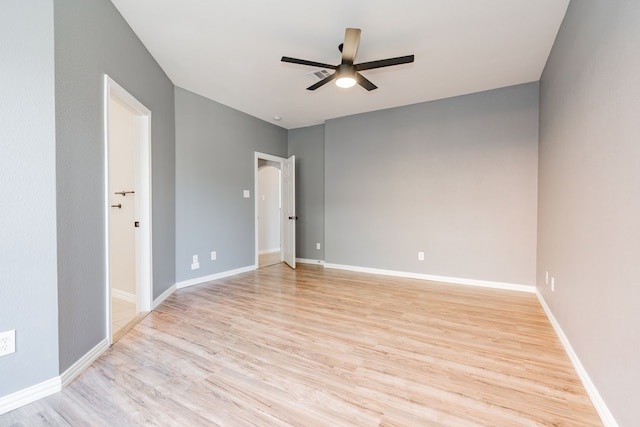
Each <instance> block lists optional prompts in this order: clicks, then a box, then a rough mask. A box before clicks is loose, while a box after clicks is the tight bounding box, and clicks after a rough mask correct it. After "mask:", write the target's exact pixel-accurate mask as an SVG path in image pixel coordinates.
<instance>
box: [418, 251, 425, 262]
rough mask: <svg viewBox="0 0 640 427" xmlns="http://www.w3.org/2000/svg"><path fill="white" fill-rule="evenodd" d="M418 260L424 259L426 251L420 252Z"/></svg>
mask: <svg viewBox="0 0 640 427" xmlns="http://www.w3.org/2000/svg"><path fill="white" fill-rule="evenodd" d="M418 261H424V252H418Z"/></svg>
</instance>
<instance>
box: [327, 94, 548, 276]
mask: <svg viewBox="0 0 640 427" xmlns="http://www.w3.org/2000/svg"><path fill="white" fill-rule="evenodd" d="M537 154H538V84H537V83H530V84H524V85H519V86H513V87H508V88H503V89H497V90H492V91H488V92H482V93H476V94H471V95H466V96H460V97H456V98H449V99H444V100H439V101H433V102H427V103H422V104H417V105H411V106H406V107H401V108H394V109H390V110H383V111H377V112H371V113H365V114H360V115H356V116H350V117H343V118H338V119H334V120H329V121H327V123H326V126H325V239H326V248H325V259H326V262H327V263H331V264H341V265H347V266H357V267H368V268H377V269H386V270H394V271H400V272H411V273H422V274H430V275H438V276H447V277H454V278H465V279H473V280H485V281H494V282H505V283H510V284H519V285H534V284H535V259H536V202H537V200H536V199H537ZM419 251H421V252H424V254H425V260H424V261H418V256H417V254H418V252H419Z"/></svg>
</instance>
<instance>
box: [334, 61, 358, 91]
mask: <svg viewBox="0 0 640 427" xmlns="http://www.w3.org/2000/svg"><path fill="white" fill-rule="evenodd" d="M337 73H338V78H337V79H336V86H338V87H341V88H344V89H347V88H350V87H353V86H355V84H356V70H355V69H354V67H353V65H350V64H342V65H340V66H339V67H338V71H337Z"/></svg>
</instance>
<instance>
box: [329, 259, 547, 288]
mask: <svg viewBox="0 0 640 427" xmlns="http://www.w3.org/2000/svg"><path fill="white" fill-rule="evenodd" d="M324 267H325V268H333V269H336V270H348V271H356V272H359V273H370V274H380V275H383V276H394V277H406V278H409V279H419V280H429V281H432V282H443V283H452V284H456V285H469V286H480V287H483V288H493V289H505V290H509V291H519V292H528V293H535V291H536V287H535V286H532V285H520V284H516V283H504V282H491V281H488V280H474V279H465V278H460V277H447V276H436V275H433V274H420V273H410V272H405V271H394V270H381V269H378V268H368V267H357V266H352V265H341V264H327V263H325V264H324Z"/></svg>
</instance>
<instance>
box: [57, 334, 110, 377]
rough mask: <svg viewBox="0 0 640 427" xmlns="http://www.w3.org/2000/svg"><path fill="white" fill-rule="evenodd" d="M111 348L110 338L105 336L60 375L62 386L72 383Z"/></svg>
mask: <svg viewBox="0 0 640 427" xmlns="http://www.w3.org/2000/svg"><path fill="white" fill-rule="evenodd" d="M108 348H109V339H108V338H105V339H103V340H102V341H100V342H99V343H98V345H96V346H95V347H93V348H92V349H91V350H89V352H88V353H87V354H85V355H84V356H82V357H81V358H80V359H78V360H77V361H76V363H74V364H73V365H71V366H70V367H69V368H68V369H67V370H66V371H64V373H63V374H62V375H60V383H61V384H62V388H65V387H66V386H68V385H69V383H71V381H73V380H74V379H76V377H77V376H78V375H80V374H81V373H82V372H83V371H84V370H85V369H87V368H88V367H89V366H91V364H92V363H93V362H95V360H96V359H97V358H98V357H100V356H101V355H102V353H104V352H105V351H106V350H107V349H108Z"/></svg>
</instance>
